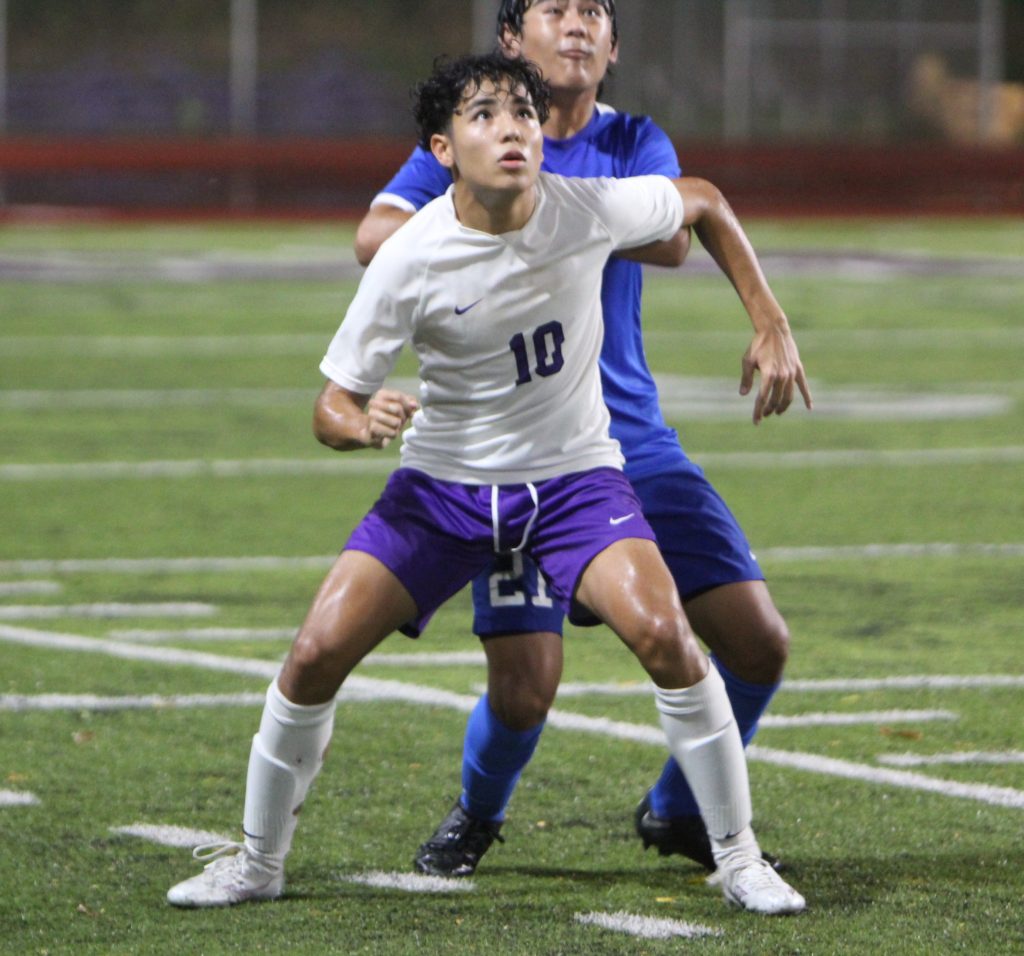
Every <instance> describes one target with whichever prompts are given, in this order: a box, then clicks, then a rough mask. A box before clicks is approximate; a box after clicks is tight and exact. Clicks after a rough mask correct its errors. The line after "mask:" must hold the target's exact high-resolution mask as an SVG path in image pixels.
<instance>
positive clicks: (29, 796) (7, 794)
mask: <svg viewBox="0 0 1024 956" xmlns="http://www.w3.org/2000/svg"><path fill="white" fill-rule="evenodd" d="M37 806H39V797H37V796H36V795H35V794H34V793H28V792H27V791H24V790H0V807H37Z"/></svg>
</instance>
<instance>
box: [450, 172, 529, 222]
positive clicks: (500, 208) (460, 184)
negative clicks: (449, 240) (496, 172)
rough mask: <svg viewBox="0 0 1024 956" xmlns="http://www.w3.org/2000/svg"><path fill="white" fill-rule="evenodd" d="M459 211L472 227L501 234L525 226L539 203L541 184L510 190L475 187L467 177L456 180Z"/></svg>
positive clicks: (456, 205) (457, 214) (456, 198)
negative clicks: (538, 191) (537, 186)
mask: <svg viewBox="0 0 1024 956" xmlns="http://www.w3.org/2000/svg"><path fill="white" fill-rule="evenodd" d="M454 202H455V215H456V216H457V217H458V220H459V222H461V223H462V225H464V226H466V227H467V228H469V229H475V230H477V231H478V232H487V233H490V234H491V235H494V236H498V235H501V234H502V233H505V232H516V231H518V230H519V229H522V228H523V226H525V225H526V223H527V222H528V221H529V219H530V216H532V215H533V210H534V209H535V208H536V206H537V188H536V186H530V188H529V189H527V190H525V191H523V192H518V193H509V192H508V191H504V190H503V191H501V192H498V191H495V190H486V189H480V188H474V187H473V186H471V185H469V184H468V183H467V182H466V181H465V180H457V181H456V183H455V195H454Z"/></svg>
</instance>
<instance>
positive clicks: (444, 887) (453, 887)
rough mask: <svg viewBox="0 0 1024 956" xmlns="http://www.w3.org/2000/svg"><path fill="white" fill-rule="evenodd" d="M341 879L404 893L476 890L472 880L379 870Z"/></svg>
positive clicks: (467, 891)
mask: <svg viewBox="0 0 1024 956" xmlns="http://www.w3.org/2000/svg"><path fill="white" fill-rule="evenodd" d="M342 879H343V880H344V881H345V882H346V883H359V884H361V885H363V886H373V887H376V888H378V889H384V890H401V891H402V892H404V893H469V892H472V891H473V890H475V889H476V884H475V883H474V882H473V881H472V880H462V879H459V880H454V879H448V878H447V877H444V876H426V875H423V874H420V873H384V872H382V871H380V870H374V871H371V872H369V873H358V874H356V875H355V876H345V877H342Z"/></svg>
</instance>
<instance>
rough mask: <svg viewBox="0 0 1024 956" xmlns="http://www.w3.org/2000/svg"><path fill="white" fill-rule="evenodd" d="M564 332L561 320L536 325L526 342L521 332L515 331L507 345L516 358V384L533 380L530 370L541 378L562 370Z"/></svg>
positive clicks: (563, 362)
mask: <svg viewBox="0 0 1024 956" xmlns="http://www.w3.org/2000/svg"><path fill="white" fill-rule="evenodd" d="M564 341H565V332H563V331H562V323H561V322H545V323H544V324H543V325H539V326H537V328H535V329H534V330H533V334H532V335H531V336H530V342H529V343H528V342H527V339H526V336H525V335H524V334H523V333H522V332H517V333H516V334H515V335H513V336H512V338H510V339H509V340H508V347H509V348H510V349H511V350H512V354H513V355H514V356H515V359H516V372H517V377H516V385H517V386H519V385H525V384H526V383H527V382H530V381H533V375H532V372H536V373H537V374H538V375H540V376H541V377H542V378H547V377H548V376H549V375H554V374H556V373H557V372H560V371H561V370H562V366H563V365H565V359H564V358H563V357H562V343H563V342H564ZM531 344H532V345H533V356H534V363H533V367H532V369H531V367H530V345H531Z"/></svg>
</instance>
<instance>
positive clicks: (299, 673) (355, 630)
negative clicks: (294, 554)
mask: <svg viewBox="0 0 1024 956" xmlns="http://www.w3.org/2000/svg"><path fill="white" fill-rule="evenodd" d="M416 613H417V608H416V602H415V601H414V600H413V599H412V596H411V595H410V594H409V592H408V591H407V590H406V588H405V587H404V586H403V585H402V583H401V582H400V581H399V580H398V578H396V577H395V575H394V574H393V573H392V572H391V571H390V570H388V568H386V567H385V566H384V565H383V564H381V562H380V561H378V560H377V559H376V558H374V557H373V556H372V555H369V554H365V553H363V552H361V551H343V552H342V554H341V556H340V557H339V558H338V560H337V561H336V562H335V563H334V566H333V567H332V568H331V570H330V571H329V572H328V574H327V577H326V578H324V580H323V583H322V584H321V585H320V588H319V590H318V591H317V594H316V597H315V598H314V599H313V603H312V605H311V606H310V609H309V612H308V613H307V614H306V619H305V621H303V623H302V627H301V628H300V629H299V633H298V635H297V636H296V638H295V641H294V642H293V644H292V647H291V650H290V651H289V653H288V657H287V658H286V660H285V663H284V667H283V668H282V670H281V675H280V676H279V678H278V684H279V686H280V688H281V692H282V693H283V694H284V695H285V697H287V698H288V699H289V700H290V701H292V702H293V703H296V704H314V703H322V702H323V701H326V700H330V698H331V697H333V696H334V695H335V694H336V693H337V691H338V688H339V687H340V686H341V684H342V682H343V681H344V680H345V678H346V677H347V676H348V675H349V673H350V672H351V671H352V668H354V667H355V666H356V664H358V663H359V662H360V661H361V660H362V659H363V658H364V657H365V656H366V655H367V654H368V653H369V652H370V651H371V650H373V648H374V647H376V646H377V645H378V644H379V643H380V642H381V641H382V640H384V638H385V637H387V636H388V634H390V633H391V632H392V631H394V630H396V629H397V628H399V627H400V626H401V625H402V624H405V623H406V622H407V621H409V620H411V619H412V618H413V617H415V615H416Z"/></svg>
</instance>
